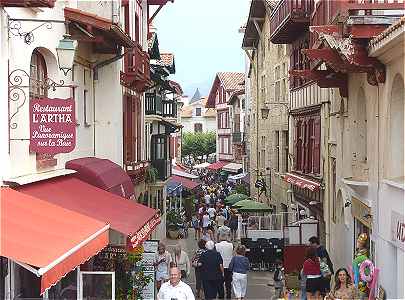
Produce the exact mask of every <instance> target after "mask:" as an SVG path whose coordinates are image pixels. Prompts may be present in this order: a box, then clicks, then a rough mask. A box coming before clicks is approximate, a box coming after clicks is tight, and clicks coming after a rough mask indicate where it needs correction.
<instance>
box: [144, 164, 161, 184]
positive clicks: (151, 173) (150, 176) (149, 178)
mask: <svg viewBox="0 0 405 300" xmlns="http://www.w3.org/2000/svg"><path fill="white" fill-rule="evenodd" d="M158 177H159V171H158V170H157V169H156V168H155V167H153V166H149V167H148V168H147V169H146V173H145V181H146V182H147V183H155V182H156V181H157V179H158Z"/></svg>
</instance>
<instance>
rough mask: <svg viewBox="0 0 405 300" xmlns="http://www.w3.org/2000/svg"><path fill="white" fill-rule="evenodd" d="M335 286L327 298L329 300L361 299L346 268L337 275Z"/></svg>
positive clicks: (341, 269)
mask: <svg viewBox="0 0 405 300" xmlns="http://www.w3.org/2000/svg"><path fill="white" fill-rule="evenodd" d="M334 281H335V285H334V287H333V289H332V290H331V292H330V293H329V294H328V295H327V296H326V298H327V299H333V300H335V299H336V300H337V299H349V300H352V299H353V300H354V299H359V295H358V292H357V290H356V287H355V286H354V284H353V283H352V279H351V277H350V275H349V272H347V270H346V269H345V268H340V269H338V270H337V271H336V274H335V280H334Z"/></svg>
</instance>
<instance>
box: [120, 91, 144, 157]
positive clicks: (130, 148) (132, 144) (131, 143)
mask: <svg viewBox="0 0 405 300" xmlns="http://www.w3.org/2000/svg"><path fill="white" fill-rule="evenodd" d="M123 101H124V162H125V163H126V164H131V163H133V162H136V161H140V160H142V157H141V154H142V153H141V149H142V141H141V132H142V122H141V121H142V117H141V101H140V99H139V97H137V96H133V95H125V96H124V100H123ZM146 150H147V149H146ZM146 153H147V152H146Z"/></svg>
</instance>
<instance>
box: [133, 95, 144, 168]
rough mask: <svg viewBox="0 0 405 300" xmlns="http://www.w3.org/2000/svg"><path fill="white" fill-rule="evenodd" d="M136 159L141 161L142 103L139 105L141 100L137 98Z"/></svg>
mask: <svg viewBox="0 0 405 300" xmlns="http://www.w3.org/2000/svg"><path fill="white" fill-rule="evenodd" d="M136 100H137V101H136V107H137V110H136V115H135V117H136V148H137V151H136V154H137V156H136V158H137V161H141V160H142V129H143V128H142V103H141V99H140V98H139V97H137V99H136Z"/></svg>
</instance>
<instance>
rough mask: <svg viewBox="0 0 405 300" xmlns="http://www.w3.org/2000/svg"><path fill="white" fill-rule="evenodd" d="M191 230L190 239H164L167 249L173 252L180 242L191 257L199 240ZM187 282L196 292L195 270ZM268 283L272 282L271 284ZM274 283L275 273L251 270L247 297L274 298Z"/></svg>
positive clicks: (262, 299)
mask: <svg viewBox="0 0 405 300" xmlns="http://www.w3.org/2000/svg"><path fill="white" fill-rule="evenodd" d="M189 232H190V234H189V237H188V239H179V240H171V239H166V240H164V241H163V242H164V243H165V244H166V246H167V250H168V251H169V252H170V253H173V247H174V246H175V245H176V244H180V245H181V247H182V249H183V250H184V251H186V252H187V253H188V255H189V257H190V259H191V258H192V256H193V253H194V251H195V250H196V248H197V241H196V240H195V239H194V231H193V230H190V231H189ZM235 245H236V244H235ZM186 283H188V284H189V285H190V286H191V288H192V289H193V291H194V292H195V276H194V272H193V271H192V272H191V274H190V277H189V278H187V280H186ZM268 284H270V286H269V285H268ZM272 284H273V273H271V272H267V271H251V272H249V274H248V288H247V295H246V298H245V299H249V300H268V299H272V295H274V288H273V286H272Z"/></svg>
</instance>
